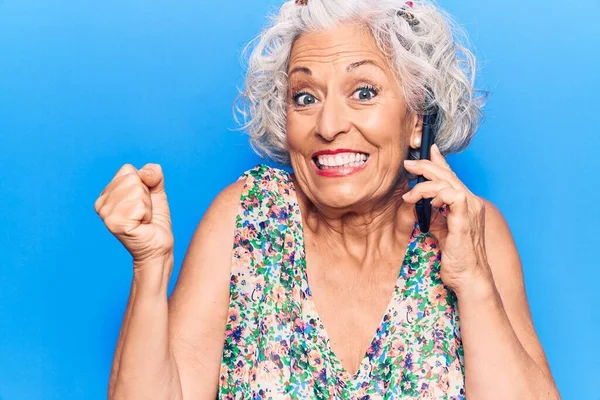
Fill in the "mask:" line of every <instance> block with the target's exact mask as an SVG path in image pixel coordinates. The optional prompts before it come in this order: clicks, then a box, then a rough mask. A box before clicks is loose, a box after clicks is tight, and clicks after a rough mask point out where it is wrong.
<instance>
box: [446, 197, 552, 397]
mask: <svg viewBox="0 0 600 400" xmlns="http://www.w3.org/2000/svg"><path fill="white" fill-rule="evenodd" d="M485 208H486V210H485V213H486V229H485V237H486V240H485V246H486V253H487V259H488V263H489V265H490V270H491V273H492V277H489V276H488V277H485V276H484V277H480V279H477V280H475V281H473V282H471V284H470V286H469V288H468V290H464V291H461V292H457V296H458V309H459V315H460V319H461V334H462V340H463V346H464V351H465V374H466V387H467V396H468V398H469V400H473V399H500V398H502V399H559V398H560V395H559V393H558V390H557V389H556V386H555V384H554V381H553V379H552V374H551V373H550V368H549V366H548V362H547V361H546V357H545V355H544V351H543V349H542V346H541V344H540V342H539V339H538V337H537V334H536V332H535V329H534V327H533V322H532V319H531V314H530V311H529V305H528V302H527V297H526V294H525V286H524V282H523V271H522V267H521V261H520V258H519V255H518V252H517V249H516V246H515V243H514V241H513V238H512V235H511V233H510V230H509V228H508V225H507V224H506V221H505V220H504V218H503V217H502V215H501V213H500V212H499V211H498V210H497V209H496V207H494V206H493V205H492V204H491V203H489V202H487V201H486V202H485Z"/></svg>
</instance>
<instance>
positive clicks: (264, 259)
mask: <svg viewBox="0 0 600 400" xmlns="http://www.w3.org/2000/svg"><path fill="white" fill-rule="evenodd" d="M242 178H243V179H246V183H245V186H244V189H243V193H242V196H241V204H240V209H239V214H238V216H237V222H236V228H235V240H234V246H233V260H232V271H231V283H230V304H229V312H228V319H227V328H226V338H225V346H224V349H223V358H222V361H221V372H220V383H219V391H218V393H219V398H220V399H261V400H267V399H274V400H275V399H348V400H350V399H361V400H366V399H465V391H464V369H463V350H462V343H461V340H460V331H459V320H458V315H457V313H456V310H455V304H456V298H455V296H454V294H453V293H452V292H451V291H448V290H447V289H446V288H445V287H444V285H443V284H442V281H441V279H440V277H439V268H440V250H439V248H438V245H437V241H436V240H435V238H434V237H433V236H431V235H430V234H428V233H422V232H420V231H419V228H418V223H415V227H414V229H413V233H412V235H411V239H410V242H409V244H408V248H407V250H406V254H405V257H404V261H403V263H402V266H401V269H400V274H399V276H398V280H397V283H396V287H395V290H394V294H393V297H392V299H391V301H390V303H389V305H388V309H387V311H386V312H385V315H384V316H383V318H382V320H381V323H380V325H379V327H378V328H377V331H376V333H375V336H374V337H373V339H372V342H371V344H370V347H369V348H368V350H367V352H366V354H365V356H364V359H363V360H362V361H361V363H360V366H359V369H358V371H357V372H356V374H355V375H354V376H351V374H350V373H349V372H347V371H345V370H344V368H343V367H342V365H341V362H340V361H339V360H338V358H336V355H335V354H334V353H333V351H332V349H331V347H330V345H329V339H328V336H327V332H326V331H325V329H324V327H323V324H322V322H321V320H320V319H319V315H318V314H317V311H316V308H315V305H314V304H313V302H312V298H311V292H310V288H309V287H308V281H307V279H306V271H305V268H306V261H305V249H304V237H303V228H302V219H301V214H300V208H299V206H298V199H297V197H296V192H295V189H294V184H293V181H292V179H291V176H290V175H289V174H288V173H287V172H286V171H284V170H280V169H275V168H271V167H268V166H265V165H259V166H258V167H256V168H254V169H252V170H249V171H247V172H246V173H245V174H244V175H243V176H242ZM440 211H442V210H440Z"/></svg>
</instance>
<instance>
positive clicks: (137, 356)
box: [109, 261, 182, 399]
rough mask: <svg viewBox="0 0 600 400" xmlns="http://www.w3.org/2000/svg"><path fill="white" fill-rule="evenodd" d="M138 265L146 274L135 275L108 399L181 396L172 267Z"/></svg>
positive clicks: (173, 397) (116, 353)
mask: <svg viewBox="0 0 600 400" xmlns="http://www.w3.org/2000/svg"><path fill="white" fill-rule="evenodd" d="M171 262H172V261H171ZM155 264H158V263H155ZM137 268H138V269H141V270H144V273H139V274H136V275H134V279H133V283H132V288H131V295H130V299H129V302H128V306H127V311H126V314H125V318H124V321H123V326H122V328H121V332H120V334H119V340H118V343H117V349H116V351H115V358H114V364H113V370H112V372H111V381H110V383H109V399H138V398H139V399H148V398H155V399H176V398H181V397H182V396H181V387H180V382H179V376H178V371H177V367H176V364H175V362H174V359H173V357H172V354H171V351H170V345H169V334H168V330H169V328H168V320H169V317H168V303H167V287H168V278H169V275H170V270H171V266H164V268H163V265H146V266H137ZM144 275H145V276H144Z"/></svg>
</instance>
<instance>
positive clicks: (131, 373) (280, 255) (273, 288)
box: [95, 0, 559, 400]
mask: <svg viewBox="0 0 600 400" xmlns="http://www.w3.org/2000/svg"><path fill="white" fill-rule="evenodd" d="M249 49H250V50H251V51H252V53H251V56H250V62H249V68H248V75H247V81H246V88H245V90H244V92H243V95H242V96H241V97H240V103H238V108H237V110H238V111H239V112H240V115H241V117H242V119H243V121H244V124H243V125H244V127H245V129H246V130H247V131H248V133H249V134H250V137H251V143H252V145H253V147H254V148H255V149H256V150H257V151H258V152H260V153H261V154H263V155H266V156H268V157H270V158H271V159H273V160H276V161H279V162H285V163H289V164H291V167H292V169H293V174H289V173H287V172H285V171H283V170H280V169H275V168H270V167H267V166H264V165H260V166H258V167H256V168H253V169H251V170H249V171H247V172H246V173H245V174H244V175H243V176H242V178H241V179H240V180H239V181H237V182H235V183H233V184H232V185H231V186H229V187H227V188H226V189H225V190H223V192H222V193H221V194H220V195H219V196H218V197H217V198H216V199H215V200H214V202H213V203H212V205H211V206H210V208H209V210H208V211H207V213H206V215H205V216H204V218H203V220H202V221H201V223H200V224H199V226H198V229H197V231H196V233H195V235H194V237H193V239H192V242H191V244H190V247H189V249H188V252H187V254H186V257H185V260H184V262H183V266H182V269H181V273H180V276H179V279H178V282H177V286H176V288H175V291H174V293H173V295H172V297H171V299H170V300H168V299H167V284H168V281H169V277H170V274H171V270H172V267H173V235H172V230H171V222H170V217H169V206H168V203H167V199H166V195H165V191H164V184H163V174H162V171H161V168H160V166H158V165H156V164H148V165H146V166H145V167H143V168H141V169H140V170H137V169H135V168H134V167H133V166H131V165H125V166H123V167H122V168H121V169H120V170H119V171H118V172H117V174H116V176H115V177H114V179H113V180H112V181H111V182H110V183H109V185H108V186H107V187H106V188H105V190H104V191H103V192H102V194H101V195H100V197H99V198H98V200H97V202H96V204H95V208H96V211H97V212H98V213H99V215H100V216H101V218H102V219H103V220H104V222H105V223H106V225H107V227H108V228H109V230H110V231H111V232H112V233H113V234H114V235H115V236H116V237H117V238H118V239H119V240H121V242H122V243H123V244H124V246H125V247H126V248H127V249H128V250H129V252H130V253H131V254H132V256H133V266H134V279H133V284H132V290H131V296H130V300H129V305H128V307H127V312H126V315H125V319H124V322H123V327H122V329H121V335H120V337H119V341H118V345H117V350H116V354H115V359H114V364H113V370H112V374H111V380H110V385H109V398H119V399H121V398H122V399H138V398H139V399H163V398H164V399H167V398H169V399H172V398H177V399H204V398H206V399H209V398H214V397H215V396H219V397H220V398H231V399H233V398H243V399H285V398H291V399H309V398H319V399H323V398H327V399H383V398H385V399H400V398H435V399H438V398H449V399H463V398H465V397H466V396H468V398H469V399H470V400H471V399H484V398H493V399H534V398H535V399H538V398H544V399H546V398H548V399H556V398H559V394H558V392H557V389H556V387H555V385H554V382H553V379H552V375H551V373H550V370H549V367H548V364H547V361H546V358H545V356H544V352H543V350H542V347H541V345H540V342H539V340H538V338H537V336H536V333H535V330H534V328H533V324H532V321H531V316H530V312H529V309H528V305H527V299H526V295H525V290H524V285H523V276H522V268H521V264H520V261H519V256H518V253H517V250H516V248H515V244H514V242H513V239H512V237H511V234H510V231H509V229H508V227H507V224H506V222H505V221H504V219H503V217H502V215H501V213H500V212H499V211H498V210H497V209H496V208H495V207H494V206H493V205H492V204H490V203H489V202H488V201H486V200H484V199H482V198H480V197H478V196H476V195H474V194H473V193H471V192H470V191H469V190H468V188H466V187H465V185H464V184H463V183H462V182H461V181H460V180H459V178H458V177H457V176H456V175H455V174H454V173H453V171H452V170H451V169H450V167H449V166H448V164H447V163H446V161H445V159H444V156H443V155H444V154H447V153H450V152H456V151H459V150H461V149H463V148H465V147H466V146H467V145H468V143H469V141H470V139H471V137H472V135H473V134H474V132H475V130H476V129H477V126H478V123H479V119H480V117H481V106H482V105H483V97H484V96H483V95H481V94H480V92H478V91H476V90H475V89H474V87H473V85H474V75H475V73H474V72H475V58H474V56H473V54H472V53H471V52H470V51H469V49H468V47H467V42H466V40H465V38H464V35H463V34H462V33H461V31H460V29H459V28H458V27H457V26H456V25H455V24H454V23H452V20H451V18H450V16H449V15H447V14H446V13H445V12H443V11H441V10H440V9H438V8H437V7H436V6H434V5H433V4H431V3H430V2H427V1H415V2H414V3H413V2H406V3H405V2H404V0H402V1H397V0H296V1H290V2H287V3H285V4H284V5H283V6H282V7H281V9H280V11H279V14H278V15H277V16H276V18H274V20H273V23H272V25H271V26H269V27H268V28H267V29H266V30H264V31H263V32H262V33H261V34H260V35H259V36H258V38H257V40H256V41H254V42H252V46H250V47H249ZM429 94H431V95H433V100H431V99H429V97H428V95H429ZM426 98H427V99H428V101H425V100H426ZM430 107H436V109H437V110H438V113H439V117H438V120H437V121H438V122H437V126H436V128H437V136H436V140H435V141H436V145H434V146H433V147H432V150H431V161H428V160H415V158H416V157H415V155H416V151H417V150H418V149H419V148H420V146H421V133H422V128H423V122H422V121H423V120H422V115H423V114H426V113H428V112H429V110H430ZM414 175H424V176H425V177H426V178H427V179H429V181H427V182H424V183H420V184H417V185H416V186H415V187H414V188H413V189H410V187H409V185H408V180H409V178H410V177H413V176H414ZM421 198H433V200H432V206H433V207H434V215H433V216H432V222H431V230H430V232H423V231H421V230H420V228H419V224H418V223H417V221H416V217H415V212H414V204H415V203H416V202H417V201H418V200H419V199H421ZM459 314H460V321H459Z"/></svg>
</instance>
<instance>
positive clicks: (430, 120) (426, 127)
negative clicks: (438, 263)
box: [415, 111, 437, 233]
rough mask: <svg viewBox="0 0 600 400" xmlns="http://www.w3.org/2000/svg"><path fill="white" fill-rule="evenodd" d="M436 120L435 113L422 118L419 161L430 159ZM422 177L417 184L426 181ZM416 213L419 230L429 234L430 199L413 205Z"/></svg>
mask: <svg viewBox="0 0 600 400" xmlns="http://www.w3.org/2000/svg"><path fill="white" fill-rule="evenodd" d="M436 120H437V112H436V111H434V112H432V113H429V114H425V115H424V116H423V133H422V137H421V149H420V153H419V160H429V159H430V157H431V146H432V145H433V143H434V139H435V131H434V129H435V124H436ZM426 180H427V179H425V177H424V176H422V175H419V176H418V177H417V183H421V182H424V181H426ZM415 209H416V211H417V219H418V221H419V229H420V230H421V232H424V233H427V232H429V223H430V221H431V199H421V200H419V201H418V202H417V204H415Z"/></svg>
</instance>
